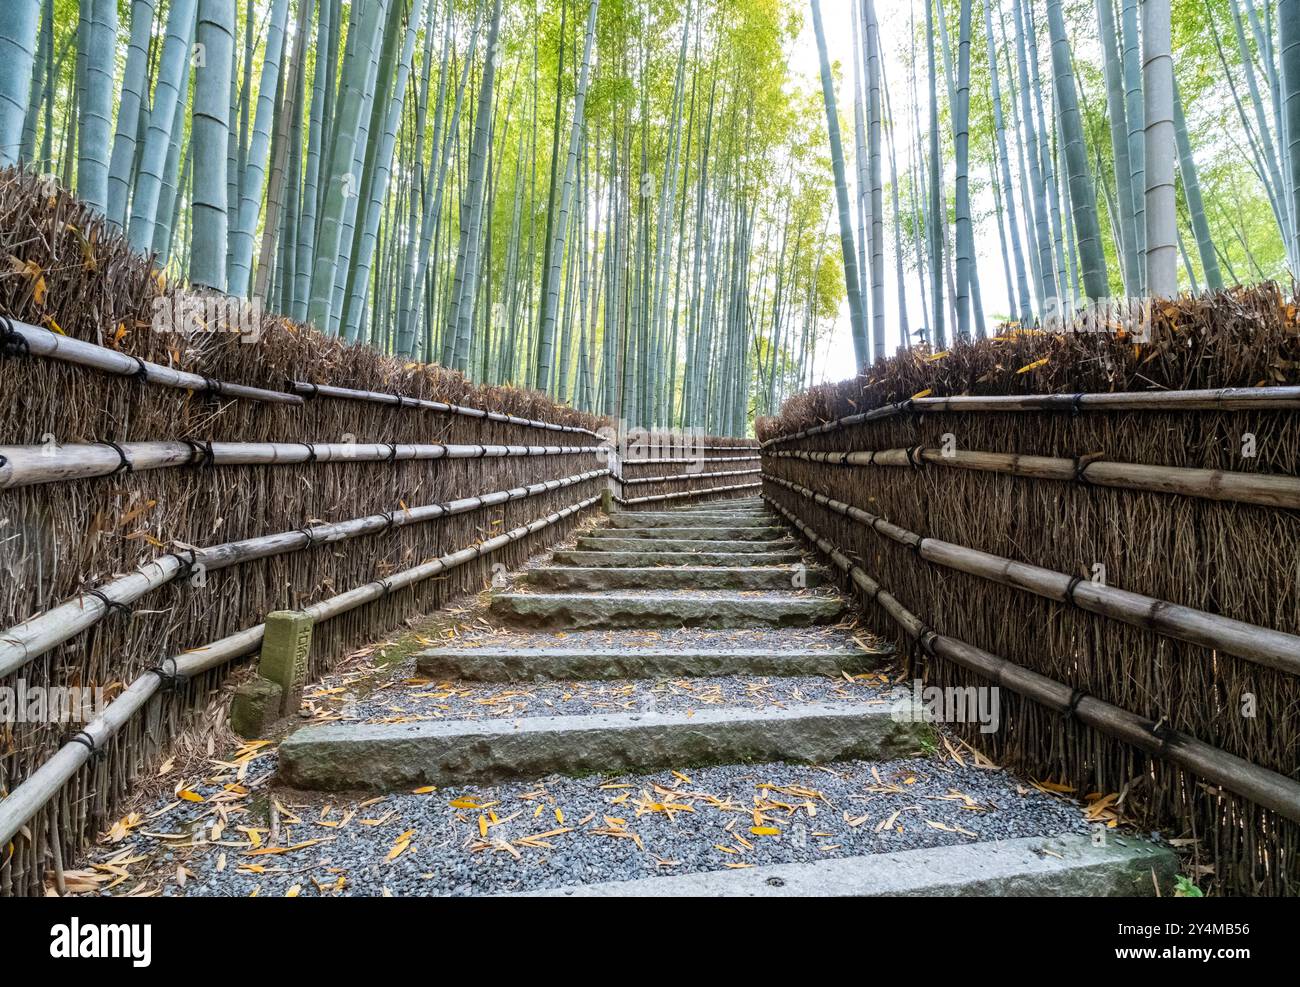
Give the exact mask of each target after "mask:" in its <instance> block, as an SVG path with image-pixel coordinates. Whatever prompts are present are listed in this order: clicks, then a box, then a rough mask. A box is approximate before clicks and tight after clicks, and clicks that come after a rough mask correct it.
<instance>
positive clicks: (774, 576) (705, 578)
mask: <svg viewBox="0 0 1300 987" xmlns="http://www.w3.org/2000/svg"><path fill="white" fill-rule="evenodd" d="M522 579H523V581H524V582H526V583H528V584H529V585H530V586H541V587H545V588H547V589H575V590H588V591H591V592H600V591H601V590H607V589H740V590H760V589H771V590H782V589H784V590H798V589H803V588H804V587H806V586H817V585H820V584H821V583H823V582H824V581H825V572H824V571H823V570H821V569H809V568H806V567H804V566H768V567H766V568H751V567H740V568H737V567H730V568H726V567H722V566H682V567H678V568H673V567H669V566H660V567H658V568H655V567H645V568H638V569H625V568H620V569H615V568H610V567H608V566H586V567H566V566H548V567H546V568H544V569H529V570H527V571H526V572H525V573H523V576H522Z"/></svg>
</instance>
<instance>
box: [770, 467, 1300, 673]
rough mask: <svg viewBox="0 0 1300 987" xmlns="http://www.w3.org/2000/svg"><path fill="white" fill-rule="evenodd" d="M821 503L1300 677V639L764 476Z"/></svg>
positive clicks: (933, 548)
mask: <svg viewBox="0 0 1300 987" xmlns="http://www.w3.org/2000/svg"><path fill="white" fill-rule="evenodd" d="M765 479H767V480H770V481H771V482H773V483H776V484H778V485H779V486H782V487H785V488H786V489H787V490H791V491H793V492H794V493H797V494H799V495H800V496H802V497H804V498H806V499H808V500H811V501H813V502H814V503H816V504H820V505H821V506H823V507H825V508H827V509H828V510H831V511H834V512H835V513H837V514H841V515H843V516H844V517H847V518H851V519H852V520H854V521H856V522H857V523H859V524H861V525H863V526H864V527H867V528H870V529H871V530H873V531H875V532H876V533H877V534H878V535H881V536H882V537H885V538H888V539H890V540H892V541H895V542H898V543H899V544H900V545H905V546H907V547H908V548H910V549H912V550H913V551H915V552H916V554H917V555H919V556H920V557H921V558H923V559H925V560H926V561H927V562H933V563H934V564H936V565H941V566H944V567H946V568H949V569H955V570H956V571H958V572H965V573H968V574H970V575H972V576H978V577H980V578H981V579H987V580H989V581H990V582H994V583H998V584H999V585H1002V586H1010V587H1012V588H1013V589H1019V590H1024V591H1026V592H1029V593H1033V594H1035V595H1036V596H1042V597H1045V598H1046V599H1049V600H1055V601H1056V602H1058V603H1068V604H1072V605H1073V606H1076V607H1078V608H1079V609H1081V610H1087V611H1088V612H1090V613H1095V614H1100V615H1101V616H1103V617H1109V618H1111V619H1112V620H1119V621H1122V622H1123V623H1126V624H1132V625H1133V626H1135V627H1142V628H1145V629H1146V630H1149V631H1154V632H1156V633H1157V634H1163V635H1165V636H1167V637H1172V638H1176V639H1178V640H1179V641H1186V642H1188V643H1189V644H1196V645H1200V646H1201V647H1204V648H1215V649H1218V650H1220V651H1226V652H1228V653H1229V654H1233V655H1237V656H1238V657H1239V658H1245V659H1246V660H1247V661H1252V662H1255V663H1256V664H1258V665H1263V666H1265V667H1267V668H1276V669H1278V670H1279V671H1283V672H1287V673H1289V674H1291V675H1300V637H1297V636H1296V635H1294V634H1287V633H1285V632H1283V631H1275V630H1272V629H1270V628H1267V627H1257V626H1255V625H1254V624H1247V623H1245V622H1244V621H1240V620H1233V619H1232V618H1231V617H1223V616H1220V615H1218V614H1213V613H1207V612H1205V611H1204V610H1196V609H1194V608H1192V607H1185V606H1181V605H1179V604H1176V603H1168V602H1166V601H1164V600H1157V599H1155V598H1154V597H1150V596H1143V595H1142V594H1140V593H1130V592H1128V591H1127V590H1122V589H1116V588H1114V587H1112V586H1102V585H1099V584H1097V583H1094V582H1091V581H1090V580H1086V579H1079V578H1077V577H1073V576H1067V575H1066V574H1065V573H1063V572H1054V571H1053V570H1051V569H1044V568H1042V567H1041V566H1036V565H1029V564H1028V563H1025V562H1014V561H1012V560H1011V559H1007V558H1003V557H1002V556H1000V555H991V554H989V553H988V552H980V551H977V550H975V549H973V548H967V547H965V546H964V545H956V544H953V543H952V542H947V541H941V540H939V539H938V538H925V537H922V536H921V535H918V534H916V532H914V531H908V530H907V529H906V528H901V527H899V526H898V525H896V524H892V523H890V522H889V521H886V520H885V519H884V518H881V517H877V516H876V515H874V514H869V513H868V512H866V511H864V510H862V509H861V508H858V507H853V506H852V505H850V504H846V503H844V502H843V501H839V500H835V499H833V498H831V497H827V496H826V495H825V494H821V493H817V492H816V491H814V490H810V489H809V488H807V487H805V486H803V485H801V484H798V483H792V482H790V481H789V480H783V479H780V478H778V477H774V476H765Z"/></svg>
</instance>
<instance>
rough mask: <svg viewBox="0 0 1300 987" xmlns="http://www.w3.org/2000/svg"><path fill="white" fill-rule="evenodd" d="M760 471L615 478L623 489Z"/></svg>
mask: <svg viewBox="0 0 1300 987" xmlns="http://www.w3.org/2000/svg"><path fill="white" fill-rule="evenodd" d="M762 472H763V471H762V470H761V469H752V470H731V471H729V472H722V473H678V474H676V475H675V476H638V477H636V478H635V479H631V480H625V479H623V477H621V476H620V477H617V478H616V479H617V480H618V482H619V483H621V484H623V485H624V486H625V487H630V486H632V485H633V484H637V483H681V482H683V481H685V480H707V479H709V478H710V477H716V476H750V475H752V474H755V473H762Z"/></svg>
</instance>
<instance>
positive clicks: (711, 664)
mask: <svg viewBox="0 0 1300 987" xmlns="http://www.w3.org/2000/svg"><path fill="white" fill-rule="evenodd" d="M890 656H891V653H890V652H885V651H861V650H858V649H853V648H837V649H835V650H833V651H830V650H828V651H812V650H798V649H789V648H785V649H782V650H779V651H778V650H770V649H763V648H733V649H726V650H722V649H703V648H689V647H687V648H626V647H625V648H432V649H430V650H428V651H422V652H420V653H419V655H418V657H417V658H416V667H417V669H418V670H419V672H420V674H421V675H427V676H429V677H430V678H436V679H466V680H470V681H475V682H532V681H535V680H537V679H538V678H542V679H549V680H553V681H561V682H567V681H581V680H583V679H660V678H708V677H715V676H722V675H767V676H773V677H789V676H795V675H828V676H838V675H839V674H840V673H841V672H848V673H849V674H857V673H859V672H869V671H872V670H874V669H876V668H878V667H880V666H881V665H882V664H884V663H885V662H886V661H888V660H889V658H890Z"/></svg>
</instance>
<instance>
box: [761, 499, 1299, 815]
mask: <svg viewBox="0 0 1300 987" xmlns="http://www.w3.org/2000/svg"><path fill="white" fill-rule="evenodd" d="M766 499H767V501H768V503H770V504H771V505H772V506H773V507H775V508H776V509H777V510H778V511H780V513H781V514H782V515H784V517H785V518H786V519H787V520H788V521H790V522H791V523H792V524H793V525H794V526H795V527H796V528H798V529H799V531H800V533H801V534H802V535H803V536H804V537H805V538H807V539H808V540H809V541H811V542H812V543H813V544H815V545H816V546H817V547H818V548H819V549H821V551H823V552H825V553H826V554H827V555H829V556H830V557H831V559H832V561H833V562H834V563H835V565H836V566H838V567H839V568H840V569H841V570H842V571H843V572H845V573H846V574H848V575H849V577H850V578H851V579H852V580H853V583H854V585H856V586H857V587H858V588H859V589H860V590H861V591H862V592H863V594H864V595H865V596H866V597H867V598H868V599H870V600H872V601H874V602H876V603H878V604H880V606H881V608H882V609H883V610H884V611H885V612H886V613H887V614H889V616H890V617H891V618H893V619H894V620H895V621H896V622H897V623H899V624H901V625H902V627H903V628H904V630H905V631H906V632H907V634H908V636H909V637H912V638H913V639H914V640H916V641H917V643H918V644H920V645H921V647H922V648H923V649H924V650H925V651H926V652H927V653H929V654H933V655H937V656H938V657H940V658H944V659H946V660H948V661H952V662H954V663H956V664H958V665H961V666H963V667H965V668H969V669H970V670H972V671H974V672H976V673H978V674H980V675H983V676H985V677H986V678H989V679H991V680H993V681H994V682H995V683H997V684H998V685H999V686H1005V687H1006V688H1008V689H1010V690H1011V691H1012V692H1015V693H1018V694H1019V695H1022V696H1024V697H1025V698H1026V699H1029V700H1032V701H1033V702H1035V703H1038V704H1039V705H1041V706H1046V707H1047V708H1048V709H1051V710H1054V711H1056V712H1058V713H1062V714H1065V715H1072V716H1073V717H1074V718H1075V719H1077V720H1079V721H1080V722H1081V723H1084V724H1086V725H1088V726H1090V727H1093V728H1094V729H1096V730H1100V731H1101V732H1102V733H1104V734H1106V735H1108V736H1111V737H1114V738H1116V739H1117V740H1121V741H1123V742H1125V743H1128V744H1131V745H1133V746H1134V747H1137V748H1138V749H1139V750H1141V751H1143V752H1144V753H1147V754H1150V755H1151V756H1153V757H1158V758H1161V759H1162V760H1165V761H1169V762H1171V763H1173V764H1176V765H1178V766H1179V767H1182V768H1186V769H1187V770H1188V771H1191V772H1192V773H1193V774H1195V775H1198V776H1199V777H1201V778H1204V779H1206V780H1207V781H1210V782H1212V783H1214V784H1215V785H1218V786H1220V787H1221V788H1224V789H1226V790H1228V791H1230V792H1233V793H1235V794H1237V795H1240V796H1242V797H1243V798H1245V799H1248V800H1249V801H1251V802H1254V803H1255V804H1256V805H1260V806H1263V807H1264V808H1266V809H1271V810H1272V811H1274V812H1277V813H1279V814H1280V815H1282V816H1285V817H1286V818H1287V819H1291V820H1294V821H1298V822H1300V783H1298V782H1295V781H1293V780H1292V779H1290V778H1288V777H1286V776H1285V775H1283V774H1279V773H1278V772H1276V771H1270V770H1269V769H1267V768H1263V767H1260V766H1259V765H1257V764H1252V763H1251V762H1250V761H1247V760H1245V759H1243V758H1240V757H1237V756H1236V755H1234V754H1229V753H1228V752H1227V751H1223V750H1220V749H1219V748H1217V747H1213V746H1211V745H1209V744H1206V743H1204V742H1202V741H1200V740H1197V739H1196V738H1194V737H1190V736H1188V735H1187V734H1185V733H1180V732H1179V731H1177V730H1173V729H1170V728H1169V727H1167V726H1164V725H1163V724H1162V723H1156V722H1153V721H1152V720H1149V719H1147V718H1146V717H1143V716H1138V715H1137V714H1136V713H1130V712H1129V711H1127V710H1124V709H1121V708H1120V707H1118V706H1114V705H1112V704H1110V703H1106V702H1103V701H1101V700H1100V699H1097V698H1095V697H1093V696H1090V695H1088V694H1087V693H1080V692H1079V690H1076V689H1074V688H1072V687H1071V686H1068V685H1066V684H1064V683H1062V682H1058V681H1056V680H1055V679H1051V678H1048V677H1047V676H1046V675H1042V674H1040V673H1038V672H1035V671H1032V670H1031V669H1028V668H1025V667H1024V666H1022V665H1017V664H1015V663H1014V662H1011V661H1008V660H1007V659H1006V658H1002V657H1000V656H998V655H994V654H991V653H989V652H987V651H984V650H982V649H980V648H976V647H974V646H973V645H970V644H967V643H966V642H964V641H960V640H958V639H957V638H952V637H948V636H946V635H943V634H938V633H936V632H935V631H933V630H930V628H929V627H927V626H926V624H925V623H924V621H922V620H921V618H920V617H918V616H917V615H916V614H914V613H912V612H911V611H909V610H908V609H907V608H906V607H904V606H903V605H902V604H901V603H899V602H898V600H897V599H896V598H895V597H894V596H892V595H891V594H889V593H888V592H886V591H885V590H884V589H883V588H882V587H881V586H880V584H879V583H877V582H876V581H875V580H874V579H872V578H871V577H870V576H869V575H868V574H867V573H866V572H865V571H864V570H863V569H862V568H861V567H860V566H858V565H855V564H854V563H853V562H852V561H851V560H850V559H849V558H848V557H847V556H845V555H844V553H842V552H840V551H839V550H838V549H836V548H835V546H834V545H832V544H831V543H830V542H828V541H827V540H826V539H824V538H822V537H821V536H819V535H818V534H817V532H815V531H814V530H813V529H812V528H810V527H809V526H808V525H806V524H804V523H803V521H802V520H800V519H799V518H798V517H796V516H795V515H794V514H792V513H791V512H790V511H787V510H786V509H785V508H784V507H782V506H781V505H780V504H778V503H777V502H776V501H775V500H773V499H772V498H771V497H766Z"/></svg>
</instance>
